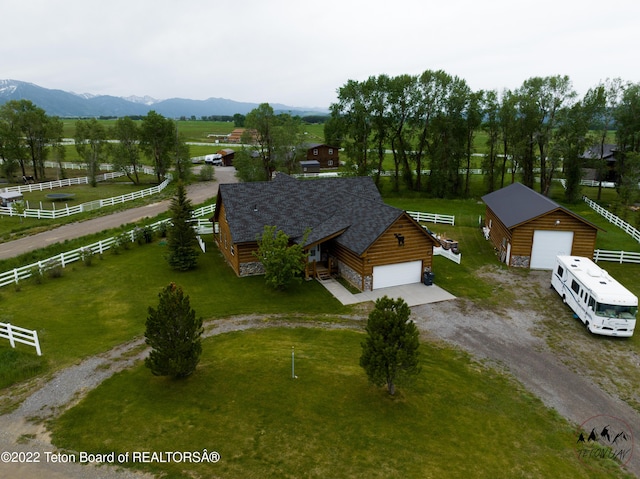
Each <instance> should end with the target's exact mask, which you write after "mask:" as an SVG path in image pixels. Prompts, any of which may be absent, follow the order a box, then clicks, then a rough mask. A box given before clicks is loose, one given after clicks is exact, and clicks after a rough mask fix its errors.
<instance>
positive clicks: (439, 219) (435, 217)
mask: <svg viewBox="0 0 640 479" xmlns="http://www.w3.org/2000/svg"><path fill="white" fill-rule="evenodd" d="M407 214H408V215H409V216H411V217H412V218H413V219H414V220H416V221H417V222H418V223H421V222H423V223H441V224H446V225H455V224H456V217H455V216H451V215H441V214H438V213H422V212H420V211H407Z"/></svg>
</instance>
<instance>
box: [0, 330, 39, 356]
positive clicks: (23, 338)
mask: <svg viewBox="0 0 640 479" xmlns="http://www.w3.org/2000/svg"><path fill="white" fill-rule="evenodd" d="M0 338H4V339H8V340H9V343H11V347H12V348H15V347H16V343H22V344H26V345H28V346H33V347H34V348H36V352H37V353H38V356H42V351H41V350H40V341H39V340H38V332H37V331H36V330H31V329H24V328H20V327H18V326H13V325H12V324H11V323H0Z"/></svg>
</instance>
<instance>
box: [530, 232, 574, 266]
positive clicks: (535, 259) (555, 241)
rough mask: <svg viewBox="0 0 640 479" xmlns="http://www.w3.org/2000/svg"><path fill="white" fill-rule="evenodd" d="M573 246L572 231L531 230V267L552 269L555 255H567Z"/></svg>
mask: <svg viewBox="0 0 640 479" xmlns="http://www.w3.org/2000/svg"><path fill="white" fill-rule="evenodd" d="M572 246H573V231H545V230H536V231H534V232H533V246H532V247H531V264H530V268H531V269H553V265H554V264H555V262H556V256H558V255H569V254H571V249H572Z"/></svg>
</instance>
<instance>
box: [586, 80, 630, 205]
mask: <svg viewBox="0 0 640 479" xmlns="http://www.w3.org/2000/svg"><path fill="white" fill-rule="evenodd" d="M621 92H622V80H620V79H619V78H616V79H613V80H611V79H607V80H606V81H604V82H600V83H599V84H598V85H597V86H596V87H594V88H591V89H589V91H588V92H587V94H586V95H585V98H584V104H585V106H586V107H587V108H589V109H591V110H592V113H591V115H592V122H593V127H594V129H595V131H596V132H597V137H596V138H595V142H596V146H597V148H596V149H597V158H596V159H595V164H593V165H589V166H594V167H595V169H596V172H597V174H598V179H599V181H598V197H597V199H598V200H600V199H601V198H602V182H603V180H604V179H605V176H606V173H607V162H606V160H605V154H604V152H605V144H607V142H608V137H609V133H610V132H611V131H612V130H613V129H614V128H615V115H616V109H617V106H618V103H619V101H620V94H621ZM587 146H589V145H587Z"/></svg>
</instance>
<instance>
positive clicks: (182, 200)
mask: <svg viewBox="0 0 640 479" xmlns="http://www.w3.org/2000/svg"><path fill="white" fill-rule="evenodd" d="M170 212H171V226H170V227H169V229H168V232H167V245H168V248H169V256H168V258H167V259H168V261H169V264H170V265H171V267H172V268H173V269H176V270H178V271H188V270H190V269H193V268H195V267H196V266H197V264H198V250H197V249H196V248H197V247H198V240H197V238H196V232H195V230H194V229H193V227H192V224H191V221H192V219H193V218H192V212H193V207H192V206H191V201H190V200H189V198H187V193H186V188H185V187H184V184H183V183H182V182H178V190H177V191H176V195H175V196H174V198H173V199H172V200H171V207H170Z"/></svg>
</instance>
